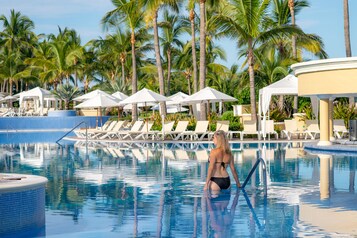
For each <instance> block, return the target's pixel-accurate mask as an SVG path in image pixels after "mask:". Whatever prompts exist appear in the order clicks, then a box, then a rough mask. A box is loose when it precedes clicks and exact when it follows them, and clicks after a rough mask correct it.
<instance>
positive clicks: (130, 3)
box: [102, 0, 143, 121]
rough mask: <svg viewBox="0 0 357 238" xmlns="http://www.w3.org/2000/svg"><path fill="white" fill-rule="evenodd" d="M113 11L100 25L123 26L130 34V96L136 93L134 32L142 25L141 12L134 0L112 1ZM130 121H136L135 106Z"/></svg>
mask: <svg viewBox="0 0 357 238" xmlns="http://www.w3.org/2000/svg"><path fill="white" fill-rule="evenodd" d="M112 3H113V5H114V6H115V9H113V10H112V11H110V12H107V13H106V14H105V16H104V17H103V18H102V24H103V25H104V26H106V27H107V28H109V27H111V26H115V27H117V25H118V24H121V23H122V24H124V25H125V26H126V27H128V28H129V29H130V32H131V39H130V43H131V58H132V87H131V90H132V94H134V93H136V92H137V83H138V82H137V69H136V53H135V41H136V40H135V32H136V31H137V30H138V29H140V26H141V25H142V24H143V21H142V19H143V12H142V8H141V4H140V2H139V1H134V0H112ZM132 119H133V121H136V120H137V119H138V112H137V105H136V104H133V108H132Z"/></svg>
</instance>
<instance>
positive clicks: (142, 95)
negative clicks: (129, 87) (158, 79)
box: [119, 88, 169, 125]
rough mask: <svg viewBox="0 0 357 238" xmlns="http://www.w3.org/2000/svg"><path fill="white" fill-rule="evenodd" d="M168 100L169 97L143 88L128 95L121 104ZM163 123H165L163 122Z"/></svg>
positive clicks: (145, 103)
mask: <svg viewBox="0 0 357 238" xmlns="http://www.w3.org/2000/svg"><path fill="white" fill-rule="evenodd" d="M166 101H169V99H168V98H167V97H165V96H162V95H160V94H158V93H155V92H153V91H151V90H150V89H147V88H143V89H141V90H140V91H138V92H136V93H134V94H133V95H131V96H130V97H128V98H127V99H124V100H123V101H121V102H120V103H119V104H120V105H126V104H133V103H144V105H147V104H148V103H158V102H166ZM162 120H163V121H164V118H162ZM146 125H147V124H146ZM162 125H164V123H163V122H162Z"/></svg>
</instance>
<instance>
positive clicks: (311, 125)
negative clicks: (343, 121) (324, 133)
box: [305, 120, 320, 140]
mask: <svg viewBox="0 0 357 238" xmlns="http://www.w3.org/2000/svg"><path fill="white" fill-rule="evenodd" d="M305 132H306V135H305V139H307V136H310V137H311V140H315V139H316V136H317V135H318V134H320V128H319V123H318V121H317V120H306V130H305Z"/></svg>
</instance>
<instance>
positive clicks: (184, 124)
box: [165, 121, 188, 139]
mask: <svg viewBox="0 0 357 238" xmlns="http://www.w3.org/2000/svg"><path fill="white" fill-rule="evenodd" d="M187 126H188V121H179V122H178V123H177V126H176V128H175V130H174V131H170V132H166V133H165V136H170V137H171V139H173V138H174V137H176V136H177V135H179V134H180V133H182V132H184V131H186V129H187Z"/></svg>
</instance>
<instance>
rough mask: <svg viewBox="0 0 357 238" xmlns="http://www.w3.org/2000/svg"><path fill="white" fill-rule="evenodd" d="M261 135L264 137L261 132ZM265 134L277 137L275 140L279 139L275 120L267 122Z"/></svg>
mask: <svg viewBox="0 0 357 238" xmlns="http://www.w3.org/2000/svg"><path fill="white" fill-rule="evenodd" d="M260 134H261V135H263V131H260ZM265 134H267V135H270V134H273V135H275V139H278V138H279V136H278V132H277V131H275V130H274V120H267V121H266V122H265Z"/></svg>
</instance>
